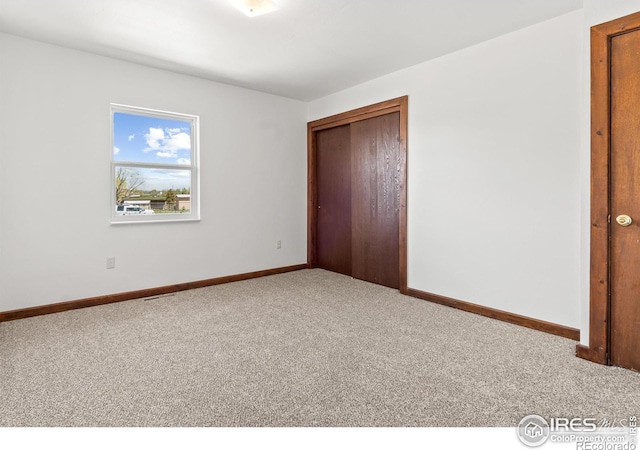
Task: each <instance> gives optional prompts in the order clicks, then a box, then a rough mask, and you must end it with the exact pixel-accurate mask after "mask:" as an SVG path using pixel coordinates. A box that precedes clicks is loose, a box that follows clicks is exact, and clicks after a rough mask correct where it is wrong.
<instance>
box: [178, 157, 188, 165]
mask: <svg viewBox="0 0 640 450" xmlns="http://www.w3.org/2000/svg"><path fill="white" fill-rule="evenodd" d="M176 162H177V163H178V164H184V165H186V166H189V165H191V160H190V159H189V158H178V161H176Z"/></svg>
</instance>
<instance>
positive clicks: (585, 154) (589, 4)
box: [580, 0, 640, 345]
mask: <svg viewBox="0 0 640 450" xmlns="http://www.w3.org/2000/svg"><path fill="white" fill-rule="evenodd" d="M638 11H640V0H584V30H585V32H584V40H583V48H584V53H583V58H582V70H583V73H584V77H583V79H582V83H583V84H582V104H583V108H582V110H581V111H582V115H581V136H582V144H581V152H580V153H581V156H582V159H581V176H580V178H581V192H582V195H581V202H582V204H581V211H582V214H581V225H582V230H581V231H582V238H581V242H580V249H581V263H582V266H581V270H580V279H581V283H580V286H581V292H580V299H581V306H582V308H581V327H580V330H581V333H580V343H581V344H582V345H589V258H590V242H589V236H590V227H591V225H590V223H591V221H590V207H591V204H590V201H591V198H590V194H589V192H590V184H589V183H590V174H591V165H590V155H591V150H590V146H591V133H590V108H589V105H590V94H591V88H590V83H591V77H590V74H591V69H590V67H591V58H590V52H589V28H590V27H592V26H594V25H598V24H601V23H604V22H608V21H610V20H614V19H617V18H619V17H623V16H626V15H628V14H632V13H635V12H638Z"/></svg>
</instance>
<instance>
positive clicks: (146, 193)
mask: <svg viewBox="0 0 640 450" xmlns="http://www.w3.org/2000/svg"><path fill="white" fill-rule="evenodd" d="M115 198H116V203H117V205H132V206H138V207H140V208H142V209H143V210H145V211H147V212H149V210H152V211H153V212H154V213H155V214H166V213H188V212H190V211H191V170H189V169H160V168H141V167H126V166H118V165H116V166H115ZM125 209H126V208H125ZM122 210H123V209H122V208H116V211H117V212H120V211H122Z"/></svg>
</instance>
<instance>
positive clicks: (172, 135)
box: [144, 128, 191, 158]
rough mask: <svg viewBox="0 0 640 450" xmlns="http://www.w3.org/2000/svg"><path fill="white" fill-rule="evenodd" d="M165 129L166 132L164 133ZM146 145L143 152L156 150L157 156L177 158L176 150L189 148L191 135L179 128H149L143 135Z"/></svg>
mask: <svg viewBox="0 0 640 450" xmlns="http://www.w3.org/2000/svg"><path fill="white" fill-rule="evenodd" d="M165 131H167V133H166V134H165ZM144 137H145V139H146V141H147V145H148V147H147V148H146V149H145V150H144V151H145V152H151V151H156V150H157V151H158V152H157V153H156V156H158V157H159V158H177V157H178V150H191V136H189V134H188V133H185V132H182V131H181V130H180V128H167V129H166V130H163V129H161V128H149V132H148V133H146V134H145V135H144Z"/></svg>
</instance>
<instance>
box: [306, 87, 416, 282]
mask: <svg viewBox="0 0 640 450" xmlns="http://www.w3.org/2000/svg"><path fill="white" fill-rule="evenodd" d="M408 104H409V97H408V96H406V95H405V96H404V97H398V98H394V99H391V100H387V101H384V102H380V103H376V104H374V105H369V106H365V107H363V108H358V109H354V110H351V111H347V112H344V113H341V114H336V115H333V116H329V117H325V118H324V119H318V120H314V121H313V122H309V123H307V263H308V266H309V267H311V268H312V267H317V255H316V245H317V242H318V240H317V222H318V189H317V188H318V185H317V179H316V177H317V175H316V162H317V149H316V133H317V132H318V131H322V130H326V129H328V128H334V127H339V126H341V125H347V124H351V123H354V122H358V121H360V120H366V119H370V118H372V117H378V116H383V115H386V114H390V113H394V112H399V113H400V143H399V151H400V160H401V161H400V173H399V180H398V183H399V188H400V202H399V208H398V215H399V217H398V219H399V220H398V225H399V226H398V228H399V236H398V248H399V253H400V255H399V256H400V258H399V262H400V264H399V265H400V267H399V268H398V271H399V275H400V292H402V293H403V294H406V293H407V128H408V111H409V107H408Z"/></svg>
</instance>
